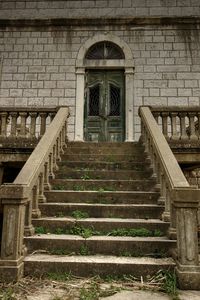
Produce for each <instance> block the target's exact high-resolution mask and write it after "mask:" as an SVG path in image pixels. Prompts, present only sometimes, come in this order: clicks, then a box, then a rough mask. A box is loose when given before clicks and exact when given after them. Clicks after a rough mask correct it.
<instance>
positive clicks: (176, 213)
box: [139, 107, 200, 289]
mask: <svg viewBox="0 0 200 300" xmlns="http://www.w3.org/2000/svg"><path fill="white" fill-rule="evenodd" d="M168 109H169V108H168ZM152 111H153V112H151V109H150V108H149V107H140V109H139V114H140V117H141V133H142V135H141V140H142V142H143V144H144V146H145V151H146V152H147V153H148V155H149V156H150V159H151V163H152V168H153V173H154V174H156V176H157V180H158V185H159V186H160V191H161V197H160V203H163V204H164V207H165V211H164V214H163V220H165V221H169V222H170V228H169V237H170V238H177V253H174V257H175V259H176V264H177V266H176V273H177V277H178V281H179V285H180V287H181V288H183V289H199V282H200V265H199V250H200V249H199V248H198V206H199V201H200V190H199V189H196V188H194V187H191V186H190V185H189V183H188V181H187V180H186V178H185V176H184V174H183V172H182V170H181V168H180V167H179V165H178V162H177V160H176V158H175V157H174V155H173V153H172V151H171V149H170V147H169V145H168V142H167V141H166V139H165V137H169V133H168V131H167V117H168V116H169V115H170V118H171V124H172V135H171V138H172V139H174V138H175V137H178V135H177V128H176V124H177V123H176V119H175V118H176V117H177V115H179V116H181V118H182V119H183V115H182V114H181V112H180V111H177V112H173V111H172V110H171V109H169V112H167V111H166V110H163V111H161V110H160V111H159V109H154V108H152ZM185 115H187V116H188V117H189V118H190V127H189V128H190V134H189V135H188V139H189V138H190V139H191V137H192V138H193V137H194V136H195V130H194V128H195V126H194V124H195V123H194V122H195V120H194V117H195V116H196V115H198V112H195V113H193V112H190V111H189V112H186V110H185V111H184V116H185ZM158 116H162V121H163V122H162V125H163V126H162V129H163V134H162V132H161V130H160V128H159V125H158V124H157V121H156V119H158ZM181 123H182V124H183V127H182V131H181V132H182V134H185V136H186V132H187V128H186V125H185V122H183V121H181ZM196 138H197V135H196Z"/></svg>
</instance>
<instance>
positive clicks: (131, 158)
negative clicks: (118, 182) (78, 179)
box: [62, 153, 146, 163]
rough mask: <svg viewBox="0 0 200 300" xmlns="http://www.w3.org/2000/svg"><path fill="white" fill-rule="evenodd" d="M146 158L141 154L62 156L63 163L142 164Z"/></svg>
mask: <svg viewBox="0 0 200 300" xmlns="http://www.w3.org/2000/svg"><path fill="white" fill-rule="evenodd" d="M145 159H146V157H145V156H144V155H143V153H140V154H138V155H124V154H107V155H106V154H97V153H95V154H82V153H80V154H63V155H62V160H64V161H94V162H96V161H97V162H101V161H102V162H113V163H118V162H121V161H126V162H144V161H145Z"/></svg>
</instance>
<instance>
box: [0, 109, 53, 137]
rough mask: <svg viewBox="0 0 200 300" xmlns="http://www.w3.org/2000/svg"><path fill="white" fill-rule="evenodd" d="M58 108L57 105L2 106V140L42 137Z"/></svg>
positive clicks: (0, 116)
mask: <svg viewBox="0 0 200 300" xmlns="http://www.w3.org/2000/svg"><path fill="white" fill-rule="evenodd" d="M57 110H58V108H57V107H48V108H46V107H26V108H25V107H1V108H0V140H1V141H2V140H7V139H12V140H13V139H16V138H17V139H19V138H21V139H22V138H25V139H38V138H40V137H41V136H42V135H43V134H44V132H45V130H46V127H47V126H48V125H49V124H50V123H51V121H52V120H53V118H54V116H55V114H56V112H57Z"/></svg>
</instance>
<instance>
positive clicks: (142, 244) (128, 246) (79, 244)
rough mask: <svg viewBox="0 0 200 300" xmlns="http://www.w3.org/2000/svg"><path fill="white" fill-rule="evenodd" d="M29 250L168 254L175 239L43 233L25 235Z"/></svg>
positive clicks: (126, 254)
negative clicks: (83, 250) (84, 236)
mask: <svg viewBox="0 0 200 300" xmlns="http://www.w3.org/2000/svg"><path fill="white" fill-rule="evenodd" d="M25 244H26V246H27V248H28V253H32V252H34V251H36V250H37V249H40V250H46V251H48V252H50V254H55V253H62V254H65V255H67V254H72V253H73V254H75V255H80V254H81V250H82V249H85V251H87V254H90V255H94V254H95V255H98V254H103V255H115V256H132V257H136V256H137V257H138V256H140V257H141V256H151V257H166V256H167V257H168V256H170V253H169V252H170V251H171V249H172V248H173V247H175V244H176V241H174V240H169V239H167V238H166V237H145V238H144V237H116V236H92V237H89V238H87V239H85V238H83V237H81V236H77V235H64V234H61V235H56V234H51V235H48V234H40V235H35V236H31V237H26V238H25Z"/></svg>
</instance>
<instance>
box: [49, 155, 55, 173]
mask: <svg viewBox="0 0 200 300" xmlns="http://www.w3.org/2000/svg"><path fill="white" fill-rule="evenodd" d="M53 166H54V164H53V153H52V152H51V153H50V154H49V178H51V179H54V178H55V175H54V167H53Z"/></svg>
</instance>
